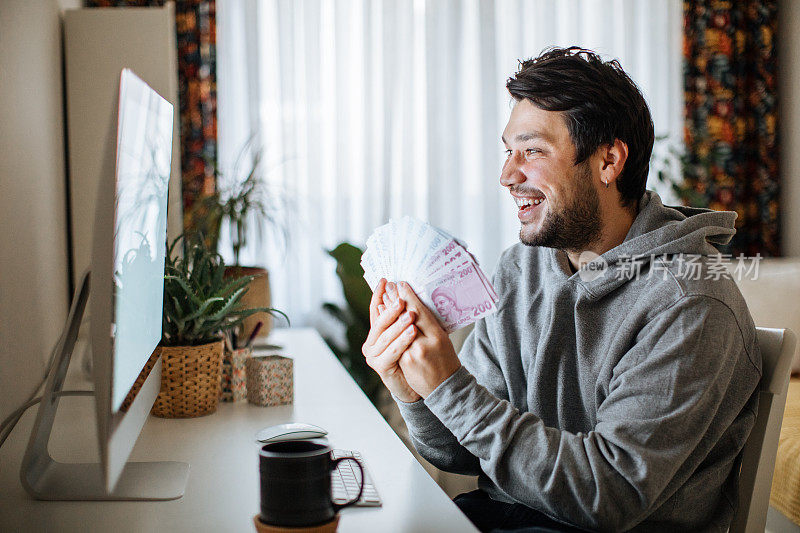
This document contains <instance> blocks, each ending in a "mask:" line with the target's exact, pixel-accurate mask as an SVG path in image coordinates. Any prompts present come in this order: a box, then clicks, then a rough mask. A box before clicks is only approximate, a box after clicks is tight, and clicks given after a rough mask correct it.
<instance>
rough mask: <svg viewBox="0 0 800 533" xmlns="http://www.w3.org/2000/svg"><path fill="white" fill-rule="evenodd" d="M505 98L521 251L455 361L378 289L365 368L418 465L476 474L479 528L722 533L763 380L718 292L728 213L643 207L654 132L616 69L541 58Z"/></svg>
mask: <svg viewBox="0 0 800 533" xmlns="http://www.w3.org/2000/svg"><path fill="white" fill-rule="evenodd" d="M507 88H508V90H509V92H510V93H511V95H512V97H513V98H514V101H515V105H514V108H513V110H512V112H511V116H510V118H509V121H508V124H507V125H506V128H505V131H504V132H503V142H504V143H505V145H506V148H507V154H508V157H507V159H506V162H505V165H504V166H503V170H502V173H501V176H500V182H501V184H502V185H503V186H505V187H507V188H508V190H509V192H510V193H511V195H512V196H513V197H514V199H515V201H516V204H517V206H518V216H519V219H520V222H521V230H520V240H521V241H522V242H521V244H517V245H514V246H512V247H511V248H509V249H508V250H506V251H505V252H504V253H503V255H502V257H501V258H500V261H499V263H498V266H497V269H496V272H495V275H494V280H493V283H494V287H495V289H496V292H497V294H498V296H499V298H500V303H499V305H498V311H497V312H496V313H495V314H493V315H489V316H488V317H486V318H485V319H483V320H480V321H479V322H477V323H476V325H475V329H474V331H473V332H472V333H471V334H470V336H469V337H468V339H467V341H466V343H465V345H464V347H463V349H462V350H461V353H460V355H459V357H457V356H456V354H455V351H454V349H453V345H452V343H451V342H450V340H449V338H448V336H447V335H446V334H445V332H444V331H443V330H442V328H441V326H440V325H439V323H438V322H437V321H436V319H435V317H434V315H433V314H432V313H431V312H430V311H429V310H428V309H427V308H426V307H425V306H424V305H423V304H422V303H421V302H420V300H419V299H418V298H417V296H416V295H415V294H414V293H413V291H412V290H411V289H410V287H409V286H408V285H407V284H405V283H402V282H401V283H398V284H395V283H386V281H385V280H382V281H381V283H380V284H379V285H378V287H377V289H376V291H375V293H374V295H373V299H372V305H371V307H370V310H371V321H372V328H371V330H370V333H369V337H368V338H367V341H366V343H365V344H364V348H363V351H364V355H365V357H366V359H367V362H368V363H369V365H370V366H371V367H372V368H373V369H375V370H376V371H377V372H378V374H379V375H380V377H381V379H382V380H383V382H384V383H385V384H386V386H387V387H388V388H389V390H390V391H391V392H392V394H393V395H394V396H395V398H396V400H397V403H398V405H399V406H400V410H401V413H402V414H403V417H404V418H405V420H406V422H407V424H408V427H409V431H410V434H411V436H412V438H413V440H414V444H415V446H416V448H417V449H418V450H419V452H420V454H421V455H422V456H423V457H425V458H426V459H428V460H429V461H430V462H431V463H433V464H434V465H436V466H438V467H439V468H442V469H444V470H447V471H451V472H458V473H464V474H477V475H479V487H480V489H479V490H478V491H475V492H472V493H469V494H465V495H461V496H459V497H457V498H456V500H455V501H456V503H457V504H458V505H459V507H460V508H461V509H462V510H463V511H464V513H465V514H466V515H467V516H468V517H469V518H470V519H471V520H472V521H473V523H475V524H476V526H478V528H479V529H481V530H483V531H491V530H503V531H507V530H522V529H524V528H527V529H524V530H525V531H554V530H558V531H563V530H572V529H571V528H573V527H574V528H581V529H597V530H605V531H624V530H628V529H636V530H655V531H661V530H692V531H697V530H717V531H725V530H726V529H727V526H728V524H729V522H730V519H731V517H732V514H733V505H734V502H735V501H736V498H735V490H736V481H737V477H738V456H739V453H740V451H741V449H742V447H743V445H744V442H745V440H746V438H747V436H748V434H749V432H750V429H751V427H752V425H753V422H754V418H755V408H756V402H757V395H756V394H755V390H756V386H757V384H758V381H759V379H760V375H761V356H760V353H759V351H758V345H757V344H756V339H755V328H754V325H753V322H752V319H751V317H750V314H749V312H748V311H747V307H746V305H745V303H744V301H743V299H742V296H741V294H740V293H739V291H738V290H737V288H736V286H735V285H734V283H733V281H732V280H730V279H729V278H726V277H724V276H720V275H719V271H718V269H717V274H716V275H710V271H711V270H713V269H712V268H711V267H712V263H713V262H714V261H713V259H714V255H712V254H716V253H717V251H716V249H715V247H714V246H713V245H712V244H724V243H726V242H728V241H729V240H730V237H731V236H732V235H733V233H734V231H735V230H734V228H733V222H734V219H735V217H736V215H735V213H731V212H712V211H708V210H701V209H691V208H685V207H665V206H663V205H662V204H661V201H660V199H659V197H658V195H656V194H655V193H653V192H650V191H645V180H646V178H647V173H648V162H649V158H650V153H651V151H652V146H653V124H652V120H651V118H650V112H649V110H648V108H647V105H646V103H645V101H644V98H643V97H642V95H641V93H640V92H639V90H638V89H637V88H636V86H635V85H634V83H633V82H632V81H631V80H630V78H629V77H628V76H627V75H626V74H625V72H624V71H623V70H622V68H621V67H620V66H619V64H618V63H617V62H616V61H612V62H603V61H602V60H601V59H600V58H599V57H598V56H597V55H595V54H594V53H592V52H590V51H587V50H580V49H575V48H570V49H552V50H549V51H547V52H545V53H543V54H542V55H541V56H539V57H538V58H536V59H533V60H529V61H525V62H524V63H523V64H522V65H521V68H520V70H519V72H517V74H516V75H515V76H514V77H513V78H511V79H509V80H508V83H507ZM598 256H600V258H598V259H597V260H595V261H592V260H593V259H595V258H597V257H598ZM690 263H694V264H695V265H699V266H701V267H703V269H701V275H686V272H687V269H686V268H685V267H686V265H687V264H690ZM718 264H719V262H717V265H718ZM587 265H589V266H591V267H592V269H589V268H587ZM598 265H600V266H605V268H604V269H599V270H598V268H597V267H598ZM582 267H584V268H582ZM692 272H696V269H692ZM587 274H591V275H587ZM459 359H460V360H459Z"/></svg>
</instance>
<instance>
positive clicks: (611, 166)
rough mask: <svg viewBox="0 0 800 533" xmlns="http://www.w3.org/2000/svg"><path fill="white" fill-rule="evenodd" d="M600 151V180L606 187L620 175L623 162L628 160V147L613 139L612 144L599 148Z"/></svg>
mask: <svg viewBox="0 0 800 533" xmlns="http://www.w3.org/2000/svg"><path fill="white" fill-rule="evenodd" d="M598 150H599V151H600V162H601V167H600V180H601V181H602V182H603V184H604V185H605V186H606V187H608V186H609V185H610V184H612V183H614V182H615V181H616V180H617V178H618V177H619V176H620V174H622V169H623V168H624V167H625V161H627V160H628V145H627V144H625V143H624V142H622V141H620V140H619V139H614V143H613V144H606V145H603V146H601V147H600V148H599V149H598Z"/></svg>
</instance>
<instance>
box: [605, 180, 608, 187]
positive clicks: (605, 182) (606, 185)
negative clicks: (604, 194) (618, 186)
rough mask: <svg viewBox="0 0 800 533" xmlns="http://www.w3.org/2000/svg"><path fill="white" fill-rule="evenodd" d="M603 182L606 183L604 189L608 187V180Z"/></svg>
mask: <svg viewBox="0 0 800 533" xmlns="http://www.w3.org/2000/svg"><path fill="white" fill-rule="evenodd" d="M604 183H605V184H606V189H608V182H607V181H606V182H604Z"/></svg>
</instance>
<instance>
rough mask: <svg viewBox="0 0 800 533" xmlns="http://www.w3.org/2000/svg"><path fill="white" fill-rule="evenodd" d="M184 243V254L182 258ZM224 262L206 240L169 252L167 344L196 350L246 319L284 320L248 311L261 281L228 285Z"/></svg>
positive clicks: (164, 332)
mask: <svg viewBox="0 0 800 533" xmlns="http://www.w3.org/2000/svg"><path fill="white" fill-rule="evenodd" d="M181 241H182V242H183V254H182V255H181V254H177V253H176V246H177V244H178V242H181ZM224 276H225V262H224V261H223V259H222V257H221V256H220V255H219V254H218V253H216V252H212V251H210V250H209V249H208V247H207V246H206V245H205V243H204V242H203V239H201V238H199V239H193V240H192V241H191V242H187V241H186V240H185V239H184V238H183V237H178V238H177V239H175V240H174V241H173V242H172V244H171V245H170V246H169V247H168V248H167V254H166V261H165V266H164V312H163V326H162V335H161V344H162V345H164V346H196V345H199V344H206V343H209V342H213V341H215V340H219V339H220V338H221V335H222V334H223V333H224V332H226V331H227V330H230V329H232V328H235V327H237V326H238V325H239V324H241V323H242V321H244V319H245V318H247V317H249V316H250V315H252V314H254V313H257V312H259V311H264V312H267V313H270V314H271V315H273V316H274V315H275V314H276V313H277V314H280V315H282V316H283V317H284V318H286V320H287V322H288V321H289V318H288V317H287V316H286V315H285V314H284V313H283V312H281V311H279V310H277V309H273V308H268V307H256V308H251V309H244V308H243V307H242V303H241V299H242V296H243V295H244V293H245V292H247V288H248V285H249V283H250V282H251V281H252V280H253V278H254V277H255V276H242V277H239V278H234V279H230V278H228V279H226V278H225V277H224Z"/></svg>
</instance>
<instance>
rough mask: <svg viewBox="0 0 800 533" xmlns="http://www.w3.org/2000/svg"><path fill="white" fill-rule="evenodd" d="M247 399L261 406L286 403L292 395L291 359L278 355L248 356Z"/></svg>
mask: <svg viewBox="0 0 800 533" xmlns="http://www.w3.org/2000/svg"><path fill="white" fill-rule="evenodd" d="M245 365H246V368H247V401H248V402H250V403H252V404H256V405H262V406H270V405H287V404H290V403H292V399H293V396H294V387H293V376H292V360H291V359H290V358H288V357H283V356H280V355H264V356H258V357H249V358H248V359H247V361H246V362H245Z"/></svg>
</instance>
